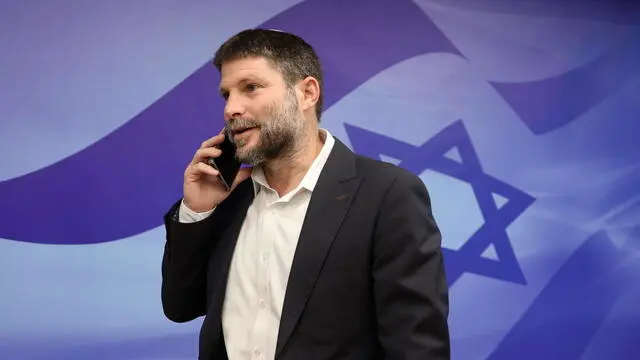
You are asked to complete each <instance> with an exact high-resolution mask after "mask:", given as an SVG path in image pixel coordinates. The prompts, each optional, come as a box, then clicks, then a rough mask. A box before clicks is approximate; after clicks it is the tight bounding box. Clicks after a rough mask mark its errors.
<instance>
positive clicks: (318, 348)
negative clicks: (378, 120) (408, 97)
mask: <svg viewBox="0 0 640 360" xmlns="http://www.w3.org/2000/svg"><path fill="white" fill-rule="evenodd" d="M253 196H254V195H253V185H252V182H251V179H248V180H246V181H245V182H243V183H242V184H240V185H239V186H238V187H237V188H236V189H235V190H234V191H233V193H232V194H231V195H230V196H229V197H228V198H227V200H225V201H224V202H223V203H221V204H220V205H219V206H218V207H217V209H216V210H215V212H214V213H213V215H211V216H210V217H209V218H207V219H205V220H202V221H199V222H196V223H190V224H184V223H179V222H178V221H177V215H176V214H177V209H178V207H179V204H180V202H177V203H176V204H174V206H173V207H172V209H171V210H170V211H169V212H168V213H167V215H166V216H165V226H166V231H167V239H166V240H167V241H166V245H165V252H164V257H163V262H162V280H163V281H162V304H163V308H164V313H165V315H166V316H167V317H168V318H169V319H171V320H172V321H175V322H186V321H190V320H193V319H195V318H197V317H200V316H206V317H205V319H204V322H203V324H202V328H201V332H200V346H199V354H200V355H199V358H200V359H216V360H218V359H227V356H226V350H225V346H224V340H223V336H222V325H221V310H222V304H223V300H224V295H225V288H226V281H227V274H228V271H229V265H230V263H231V257H232V254H233V250H234V246H235V243H236V239H237V237H238V234H239V232H240V228H241V225H242V222H243V220H244V217H245V214H246V211H247V208H248V207H249V205H250V204H251V202H252V200H253ZM448 308H449V306H448V287H447V282H446V279H445V273H444V265H443V258H442V252H441V236H440V232H439V230H438V227H437V225H436V223H435V221H434V218H433V215H432V212H431V205H430V199H429V195H428V193H427V189H426V188H425V186H424V184H423V182H422V181H421V180H420V178H418V177H417V176H416V175H414V174H411V173H409V172H408V171H406V170H404V169H402V168H399V167H397V166H394V165H391V164H387V163H383V162H380V161H376V160H372V159H369V158H366V157H363V156H359V155H356V154H354V153H352V152H351V150H349V149H348V148H347V147H346V146H345V145H344V144H342V143H341V142H340V141H338V140H337V139H336V143H335V146H334V148H333V150H332V152H331V154H330V156H329V159H328V160H327V163H326V165H325V167H324V169H323V170H322V173H321V175H320V178H319V180H318V182H317V184H316V187H315V189H314V191H313V194H312V196H311V201H310V203H309V208H308V210H307V214H306V218H305V220H304V224H303V227H302V231H301V234H300V238H299V241H298V245H297V248H296V251H295V255H294V260H293V264H292V268H291V273H290V276H289V282H288V286H287V290H286V296H285V300H284V305H283V310H282V318H281V321H280V329H279V332H278V343H277V349H276V359H281V360H315V359H318V360H320V359H322V360H329V359H331V360H334V359H335V360H337V359H345V360H360V359H362V360H372V359H389V360H429V359H432V360H444V359H450V345H449V344H450V342H449V331H448V325H447V317H448Z"/></svg>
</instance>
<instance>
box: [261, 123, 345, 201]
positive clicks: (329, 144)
mask: <svg viewBox="0 0 640 360" xmlns="http://www.w3.org/2000/svg"><path fill="white" fill-rule="evenodd" d="M319 132H320V136H321V137H322V138H323V140H324V144H323V145H322V149H320V153H318V156H316V158H315V159H314V160H313V163H311V166H310V167H309V170H307V173H306V174H305V175H304V177H303V178H302V181H300V185H298V187H297V188H296V189H302V188H304V189H307V190H308V191H311V192H313V189H314V188H315V186H316V184H317V183H318V179H319V178H320V173H321V172H322V169H323V168H324V165H325V164H326V163H327V159H329V154H331V150H332V149H333V145H334V144H335V139H334V138H333V136H332V135H331V133H330V132H329V131H328V130H326V129H319ZM251 179H252V180H253V191H254V196H255V195H257V194H258V192H259V191H260V189H261V188H262V187H265V188H270V187H269V185H268V184H267V179H266V177H265V175H264V171H263V170H262V167H260V166H256V167H254V168H253V171H252V172H251ZM293 192H297V190H294V191H292V193H293Z"/></svg>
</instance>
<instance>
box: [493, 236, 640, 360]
mask: <svg viewBox="0 0 640 360" xmlns="http://www.w3.org/2000/svg"><path fill="white" fill-rule="evenodd" d="M638 270H640V260H638V257H637V256H636V257H634V255H633V253H632V252H628V251H626V250H624V249H619V248H617V247H616V245H615V244H613V242H612V241H611V240H610V238H609V236H608V235H607V234H606V232H604V231H601V232H598V233H595V234H594V235H592V236H591V237H590V238H589V239H587V241H586V242H585V243H584V244H583V245H582V246H581V247H580V248H579V249H578V250H577V251H576V252H575V253H574V254H573V255H572V256H571V257H570V258H569V259H568V260H567V262H566V263H565V264H564V265H563V266H562V267H561V268H560V270H558V272H557V273H556V274H555V275H554V276H553V278H552V279H551V281H550V282H549V283H548V284H547V286H546V287H545V288H544V289H543V290H542V291H541V292H540V294H539V295H538V297H537V298H536V299H535V301H534V302H533V304H532V305H531V307H529V309H528V310H527V312H526V313H525V314H524V315H523V316H522V318H521V319H520V320H519V321H518V322H517V323H516V324H515V326H514V327H513V328H512V329H511V330H510V331H509V333H508V334H507V335H506V336H505V338H504V339H503V340H502V342H501V343H500V344H499V345H498V347H497V348H496V349H495V350H494V351H493V353H492V354H491V355H490V356H489V357H488V360H500V359H579V358H581V356H582V355H584V354H583V353H584V351H585V350H586V349H587V347H588V346H589V344H590V342H591V340H592V339H593V337H594V336H595V335H596V333H597V332H598V330H599V329H600V328H601V326H602V324H603V323H604V321H605V320H606V319H607V315H608V314H609V312H610V311H611V309H612V308H613V307H614V306H615V304H616V302H617V301H618V300H619V299H620V298H621V297H622V296H623V295H625V294H626V293H628V292H629V291H630V290H632V289H633V285H634V284H635V281H636V279H637V274H638ZM621 339H622V338H621ZM625 345H630V344H625ZM626 355H627V356H630V355H631V354H630V353H628V354H626ZM613 358H616V359H628V358H630V357H611V359H613Z"/></svg>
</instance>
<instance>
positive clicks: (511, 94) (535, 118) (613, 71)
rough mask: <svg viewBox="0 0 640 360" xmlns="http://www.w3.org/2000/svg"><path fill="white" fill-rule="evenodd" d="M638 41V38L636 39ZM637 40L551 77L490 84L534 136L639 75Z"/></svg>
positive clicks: (568, 119) (571, 118) (566, 121)
mask: <svg viewBox="0 0 640 360" xmlns="http://www.w3.org/2000/svg"><path fill="white" fill-rule="evenodd" d="M638 38H640V37H638ZM638 38H636V39H633V38H630V39H629V40H626V39H623V40H620V41H619V43H618V44H616V45H617V46H614V47H613V49H612V50H610V51H608V52H606V53H604V54H603V55H601V56H600V57H598V58H596V59H595V60H593V61H591V62H589V63H587V64H585V65H583V66H581V67H578V68H576V69H573V70H570V71H568V72H566V73H564V74H561V75H558V76H554V77H551V78H547V79H543V80H539V81H532V82H522V83H500V82H493V83H491V85H493V87H494V88H495V89H496V91H498V93H500V95H501V96H502V97H503V98H504V99H505V101H506V102H507V103H508V104H509V105H510V106H511V107H512V108H513V109H514V110H515V112H516V113H517V114H518V116H519V117H520V119H521V120H522V121H523V122H524V123H525V124H526V125H527V126H528V127H529V130H531V132H533V133H534V134H536V135H541V134H545V133H548V132H550V131H554V130H557V129H559V128H561V127H563V126H565V125H567V124H569V123H571V122H572V121H574V120H576V119H577V118H578V117H579V116H580V115H582V114H584V113H586V112H587V111H588V110H590V109H591V108H592V107H594V106H595V105H597V104H599V103H600V102H602V101H603V100H605V99H606V98H607V97H609V96H610V95H611V94H613V93H614V92H615V91H616V90H617V89H618V88H619V87H620V86H621V85H623V84H624V82H625V81H627V80H628V79H629V78H630V77H632V76H633V75H635V74H638V73H640V67H639V66H638V65H637V63H636V62H637V57H638V55H640V46H639V45H640V41H638Z"/></svg>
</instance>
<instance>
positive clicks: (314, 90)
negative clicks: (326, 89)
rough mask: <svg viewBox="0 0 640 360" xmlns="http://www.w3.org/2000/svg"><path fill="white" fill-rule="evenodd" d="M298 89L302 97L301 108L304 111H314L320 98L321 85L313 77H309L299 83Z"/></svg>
mask: <svg viewBox="0 0 640 360" xmlns="http://www.w3.org/2000/svg"><path fill="white" fill-rule="evenodd" d="M298 89H299V90H300V93H301V95H302V101H301V102H300V106H301V107H302V110H303V111H306V110H307V109H313V108H315V106H316V103H317V102H318V99H319V98H320V83H319V82H318V80H317V79H316V78H314V77H313V76H307V77H306V78H305V79H303V80H302V81H300V82H299V83H298Z"/></svg>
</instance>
